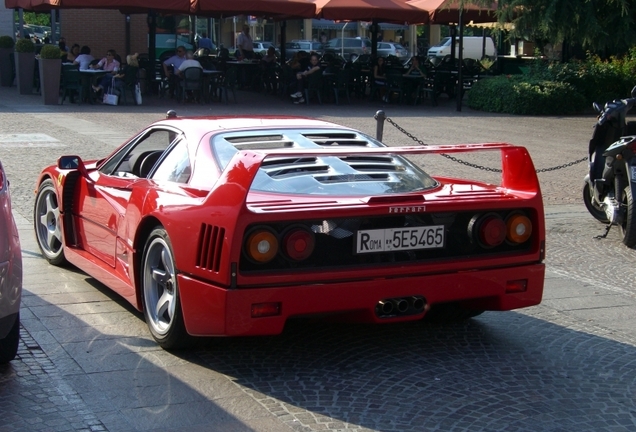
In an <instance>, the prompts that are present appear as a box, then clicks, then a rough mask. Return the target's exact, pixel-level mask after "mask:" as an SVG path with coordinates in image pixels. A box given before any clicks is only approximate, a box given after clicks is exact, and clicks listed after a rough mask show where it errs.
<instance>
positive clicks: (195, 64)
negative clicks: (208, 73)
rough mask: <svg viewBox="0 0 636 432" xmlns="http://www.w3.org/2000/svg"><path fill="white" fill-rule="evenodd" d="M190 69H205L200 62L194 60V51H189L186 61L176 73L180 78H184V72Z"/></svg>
mask: <svg viewBox="0 0 636 432" xmlns="http://www.w3.org/2000/svg"><path fill="white" fill-rule="evenodd" d="M190 67H197V68H199V69H203V66H201V63H199V61H198V60H195V59H194V54H193V53H192V51H188V52H187V53H186V59H185V60H184V61H183V63H181V65H180V66H179V67H178V68H177V70H176V71H175V73H176V74H177V75H178V76H182V75H183V71H184V70H186V69H187V68H190Z"/></svg>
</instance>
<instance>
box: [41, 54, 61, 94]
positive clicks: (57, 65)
mask: <svg viewBox="0 0 636 432" xmlns="http://www.w3.org/2000/svg"><path fill="white" fill-rule="evenodd" d="M61 75H62V51H61V50H60V47H58V46H57V45H44V46H43V47H42V50H41V51H40V89H41V92H42V100H43V101H44V105H57V104H59V103H60V76H61Z"/></svg>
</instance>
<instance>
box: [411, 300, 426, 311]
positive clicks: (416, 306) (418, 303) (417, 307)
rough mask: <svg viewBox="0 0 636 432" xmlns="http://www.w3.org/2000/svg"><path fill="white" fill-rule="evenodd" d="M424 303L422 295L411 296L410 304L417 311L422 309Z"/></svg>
mask: <svg viewBox="0 0 636 432" xmlns="http://www.w3.org/2000/svg"><path fill="white" fill-rule="evenodd" d="M425 304H426V303H425V302H424V297H411V306H412V307H413V309H415V310H416V311H417V313H420V312H422V311H423V310H424V305H425Z"/></svg>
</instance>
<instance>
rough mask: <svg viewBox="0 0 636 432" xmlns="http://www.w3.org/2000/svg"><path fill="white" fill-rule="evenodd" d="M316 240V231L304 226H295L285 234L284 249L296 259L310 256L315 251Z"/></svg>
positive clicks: (289, 255) (299, 259)
mask: <svg viewBox="0 0 636 432" xmlns="http://www.w3.org/2000/svg"><path fill="white" fill-rule="evenodd" d="M315 245H316V240H315V238H314V233H312V232H310V231H307V230H306V229H303V228H295V229H293V230H291V231H290V232H289V233H287V234H286V235H285V238H284V239H283V250H284V252H285V254H287V256H288V257H289V258H291V259H293V260H295V261H302V260H304V259H307V258H309V256H310V255H311V253H312V252H313V251H314V246H315Z"/></svg>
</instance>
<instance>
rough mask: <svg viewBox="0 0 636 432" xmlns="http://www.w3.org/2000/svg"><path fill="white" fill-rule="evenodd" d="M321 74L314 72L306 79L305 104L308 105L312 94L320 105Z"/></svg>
mask: <svg viewBox="0 0 636 432" xmlns="http://www.w3.org/2000/svg"><path fill="white" fill-rule="evenodd" d="M322 90H323V83H322V73H321V72H320V71H318V72H314V73H312V74H310V75H309V76H308V77H307V87H306V88H305V103H306V104H307V105H309V98H310V97H311V95H312V94H315V95H316V97H317V98H318V103H319V104H321V105H322V97H321V94H322Z"/></svg>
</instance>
